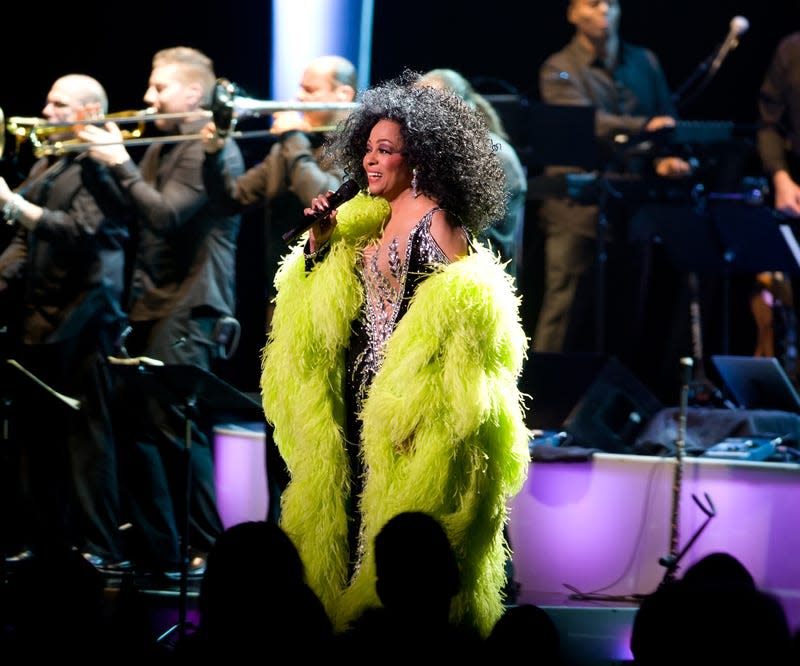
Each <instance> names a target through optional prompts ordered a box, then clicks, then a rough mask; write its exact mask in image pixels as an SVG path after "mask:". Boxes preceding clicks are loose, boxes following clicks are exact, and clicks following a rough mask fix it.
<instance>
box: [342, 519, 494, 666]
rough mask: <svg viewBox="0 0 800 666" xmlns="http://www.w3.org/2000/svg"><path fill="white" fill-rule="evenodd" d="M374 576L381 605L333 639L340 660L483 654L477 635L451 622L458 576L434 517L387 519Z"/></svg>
mask: <svg viewBox="0 0 800 666" xmlns="http://www.w3.org/2000/svg"><path fill="white" fill-rule="evenodd" d="M375 572H376V580H375V589H376V593H377V595H378V599H379V600H380V602H381V606H380V607H375V608H370V609H368V610H366V611H365V612H364V613H362V614H361V616H360V617H359V618H358V619H357V620H356V621H355V622H353V623H352V624H351V626H350V627H349V628H348V629H347V630H345V631H344V632H342V633H340V634H338V635H337V637H336V641H337V646H338V650H339V652H340V655H341V656H342V657H347V656H348V655H353V654H371V655H377V654H381V655H383V657H385V658H386V660H388V661H389V662H390V663H400V662H404V663H407V662H409V661H411V660H413V661H414V662H418V663H419V662H420V661H421V662H425V663H428V662H430V663H434V662H435V663H441V661H442V660H445V659H447V660H450V659H458V658H459V657H463V658H465V659H466V658H470V659H475V658H476V657H478V656H479V655H480V654H482V651H483V648H484V641H483V640H482V638H481V637H480V635H479V634H478V633H477V632H476V631H475V630H474V629H472V628H469V627H466V626H462V625H457V624H454V623H452V622H451V620H450V606H451V601H452V599H453V597H455V595H456V594H457V593H458V592H459V589H460V586H461V581H460V574H459V570H458V564H457V561H456V557H455V554H454V552H453V549H452V546H451V543H450V541H449V539H448V537H447V533H446V532H445V530H444V528H443V527H442V525H441V524H440V523H439V522H438V521H437V520H436V519H435V518H433V517H432V516H431V515H429V514H427V513H424V512H419V511H405V512H402V513H399V514H397V515H396V516H394V517H393V518H392V519H390V520H389V521H388V522H387V523H386V524H385V525H384V527H383V528H382V529H381V531H380V532H379V533H378V535H377V536H376V538H375ZM382 660H383V658H382Z"/></svg>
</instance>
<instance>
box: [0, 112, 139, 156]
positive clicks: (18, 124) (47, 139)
mask: <svg viewBox="0 0 800 666" xmlns="http://www.w3.org/2000/svg"><path fill="white" fill-rule="evenodd" d="M0 113H1V112H0ZM152 115H154V114H152V113H150V116H152ZM147 117H148V110H147V109H145V110H144V111H120V112H118V113H108V114H106V115H105V116H103V117H102V118H97V119H93V120H80V121H77V122H63V123H48V121H47V120H46V119H45V118H35V117H28V116H11V117H9V119H8V122H4V125H5V129H6V132H8V133H10V134H12V135H13V136H14V138H15V140H16V145H15V147H14V149H15V151H16V152H17V153H18V152H19V150H20V147H21V145H22V144H23V143H24V142H25V141H30V142H31V145H32V146H33V154H34V155H35V156H36V157H37V158H38V157H43V156H45V155H62V154H63V153H66V152H71V151H73V150H75V148H74V146H77V145H79V140H78V139H66V138H65V139H54V137H56V136H58V135H60V134H63V135H66V134H68V133H69V132H70V128H72V127H74V126H75V125H88V124H100V123H106V122H108V121H109V120H112V121H114V122H117V123H126V124H127V123H135V124H136V125H137V127H136V128H135V129H123V130H122V136H123V137H124V138H125V139H126V140H128V139H138V138H139V137H141V136H142V134H143V133H144V130H145V127H146V118H147ZM0 120H2V118H1V117H0ZM80 145H81V146H82V148H81V150H82V149H84V148H86V144H80ZM3 148H5V133H3V145H2V146H1V147H0V157H2V155H3Z"/></svg>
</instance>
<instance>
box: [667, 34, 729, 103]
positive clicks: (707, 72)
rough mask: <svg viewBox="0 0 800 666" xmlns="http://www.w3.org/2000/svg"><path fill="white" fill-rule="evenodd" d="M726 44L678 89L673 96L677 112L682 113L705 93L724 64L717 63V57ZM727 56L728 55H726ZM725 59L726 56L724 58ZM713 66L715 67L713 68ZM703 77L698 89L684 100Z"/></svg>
mask: <svg viewBox="0 0 800 666" xmlns="http://www.w3.org/2000/svg"><path fill="white" fill-rule="evenodd" d="M724 45H725V43H724V42H723V43H722V44H720V45H719V46H717V48H715V49H714V50H713V51H712V53H711V55H709V56H708V57H707V58H706V59H705V60H703V62H701V63H700V64H699V65H698V66H697V67H695V69H694V71H693V72H692V73H691V74H690V75H689V77H688V78H687V79H686V80H685V81H684V82H683V83H682V84H681V85H680V86H679V87H678V89H677V90H676V91H675V93H674V94H673V95H672V102H673V104H675V110H676V111H679V112H680V111H681V110H682V109H683V108H684V107H685V106H686V105H687V104H689V102H692V101H694V99H695V98H696V97H697V96H698V95H699V94H700V93H701V92H703V91H704V90H705V89H706V87H707V86H708V84H709V83H711V80H712V79H713V78H714V76H715V75H716V73H717V72H718V71H719V67H720V65H721V64H722V61H720V62H719V63H715V61H716V59H717V56H718V55H719V53H720V50H721V49H722V48H723V46H724ZM726 55H727V54H726ZM723 57H724V56H723ZM712 65H715V66H713V67H712ZM701 76H702V77H703V78H702V80H701V81H700V83H699V84H698V85H697V87H696V88H695V89H694V90H693V91H692V93H691V94H690V95H687V96H686V97H685V98H684V95H686V93H687V92H688V91H689V90H690V89H691V88H692V86H694V85H695V84H696V83H697V81H698V79H700V77H701Z"/></svg>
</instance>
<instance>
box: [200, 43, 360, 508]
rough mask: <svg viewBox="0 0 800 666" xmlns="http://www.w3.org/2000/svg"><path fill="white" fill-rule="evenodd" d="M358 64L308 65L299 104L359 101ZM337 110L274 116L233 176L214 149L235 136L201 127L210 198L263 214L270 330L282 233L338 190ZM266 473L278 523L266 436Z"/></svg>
mask: <svg viewBox="0 0 800 666" xmlns="http://www.w3.org/2000/svg"><path fill="white" fill-rule="evenodd" d="M356 86H357V74H356V68H355V65H353V63H352V62H350V61H349V60H348V59H347V58H344V57H342V56H338V55H323V56H319V57H317V58H314V59H313V60H311V61H310V62H309V63H308V64H307V65H306V67H305V69H304V70H303V74H302V77H301V79H300V85H299V88H298V91H297V101H298V102H301V103H323V104H324V103H330V102H334V103H348V102H353V101H354V99H355V97H356ZM347 113H348V112H347V111H342V110H336V109H333V110H317V111H305V112H303V113H299V112H296V111H291V110H287V111H281V112H278V113H275V114H273V120H272V125H271V128H270V129H271V131H272V133H273V134H275V135H276V136H277V137H278V138H277V140H276V141H275V143H274V144H273V145H272V146H271V147H270V149H269V152H268V153H267V155H266V156H265V157H264V159H263V160H262V161H261V162H260V163H258V164H256V165H255V166H253V167H251V168H250V169H248V170H247V171H246V172H245V173H244V174H243V175H240V176H238V177H236V176H235V175H234V174H232V173H231V172H230V171H228V170H226V169H225V165H224V160H223V159H222V154H221V153H220V152H219V151H220V148H221V147H222V146H224V145H227V144H230V143H232V142H233V140H232V139H230V138H228V139H227V140H222V139H221V138H220V137H219V136H217V128H216V126H215V124H214V123H213V122H211V123H208V124H207V125H206V127H204V128H203V130H202V134H203V135H204V141H203V143H204V146H205V150H206V153H207V156H206V161H205V165H204V169H203V177H204V182H205V185H206V188H207V189H208V192H209V196H211V197H212V199H214V200H218V201H221V202H224V205H225V206H228V207H231V208H232V209H233V210H238V211H243V212H244V211H248V210H253V209H255V208H257V207H260V208H261V209H262V210H263V212H264V224H263V234H264V251H265V261H264V289H265V293H264V300H265V303H264V304H265V312H266V322H265V323H266V325H267V327H269V326H270V322H271V321H272V311H273V307H274V299H275V287H274V284H273V282H274V280H275V272H276V271H277V268H278V264H279V262H280V259H281V257H282V256H283V255H284V254H285V253H286V252H287V250H288V245H287V243H286V241H284V240H283V238H282V236H283V234H285V233H287V232H288V231H289V230H291V229H292V228H294V227H296V226H297V224H298V222H300V221H302V219H303V209H304V208H305V207H306V206H307V205H308V202H309V201H311V199H313V198H314V197H315V196H317V195H318V194H324V193H325V192H327V191H329V190H330V191H335V190H337V189H338V188H339V185H341V183H342V179H343V174H342V172H341V170H340V169H339V168H338V167H335V166H332V165H327V166H323V165H321V164H320V163H319V158H320V155H321V150H322V143H323V140H324V138H325V136H326V134H327V133H328V131H329V130H331V129H333V128H334V127H335V126H336V124H337V123H338V122H339V121H340V120H341V119H342V118H343V117H344V116H345V115H346V114H347ZM267 456H268V459H267V473H268V476H269V479H270V498H271V501H270V513H271V514H272V517H273V518H277V511H278V508H279V502H278V498H279V497H280V493H281V491H282V489H283V488H284V487H285V485H286V482H287V475H286V472H285V469H284V463H283V461H282V460H281V458H280V456H278V455H277V451H276V450H275V447H274V445H273V443H272V442H271V438H268V448H267Z"/></svg>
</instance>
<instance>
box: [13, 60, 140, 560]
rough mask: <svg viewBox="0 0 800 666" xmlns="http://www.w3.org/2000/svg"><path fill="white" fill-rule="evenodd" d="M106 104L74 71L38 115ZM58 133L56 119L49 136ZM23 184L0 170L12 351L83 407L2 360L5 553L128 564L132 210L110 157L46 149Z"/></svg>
mask: <svg viewBox="0 0 800 666" xmlns="http://www.w3.org/2000/svg"><path fill="white" fill-rule="evenodd" d="M107 107H108V100H107V97H106V92H105V90H104V89H103V86H102V85H101V84H100V83H99V82H98V81H97V80H95V79H93V78H91V77H89V76H86V75H83V74H68V75H66V76H62V77H61V78H59V79H57V80H56V81H55V82H54V83H53V85H52V87H51V88H50V91H49V92H48V94H47V102H46V105H45V107H44V109H43V111H42V113H43V115H44V118H45V120H46V121H47V122H49V123H53V124H56V123H72V122H79V121H80V120H86V119H87V118H91V117H94V116H96V115H97V114H104V113H105V112H106V111H107ZM64 131H65V133H67V134H69V133H70V130H69V128H68V127H67V128H66V129H65V130H64ZM61 135H62V132H61V130H60V129H59V130H58V131H57V132H54V133H53V134H52V135H51V138H52V139H53V140H58V139H60V138H62V136H61ZM18 189H19V191H17V192H12V191H11V190H10V188H9V187H8V184H7V183H6V181H5V180H4V179H3V178H0V209H2V212H3V217H4V218H5V221H6V223H8V224H12V225H14V226H15V235H14V237H13V238H12V239H11V241H10V243H9V245H8V247H6V248H5V250H4V251H3V253H2V255H0V312H2V313H3V317H2V319H3V321H0V325H2V326H4V327H7V330H8V332H9V333H8V337H9V341H8V348H9V350H8V357H9V358H12V359H14V360H16V361H18V362H19V363H20V364H21V366H22V367H23V368H25V369H26V370H27V371H29V372H31V373H33V375H34V376H36V377H37V378H39V379H40V380H41V381H43V382H44V383H45V384H47V385H48V386H49V387H50V388H52V389H55V390H56V391H58V392H59V393H61V394H64V395H67V396H70V397H72V398H74V399H76V400H78V401H79V406H78V407H77V408H76V409H72V410H71V409H66V408H64V407H63V405H62V404H61V402H60V401H59V400H57V399H55V398H54V397H52V394H51V395H48V394H47V393H46V392H44V391H38V392H36V391H34V390H33V389H35V384H33V383H32V382H29V381H28V380H27V379H25V377H24V376H23V375H22V374H15V376H13V377H9V376H8V374H9V373H10V372H11V370H9V369H8V368H9V367H10V366H6V364H5V362H4V363H3V365H4V368H6V370H5V374H4V377H3V378H2V381H1V382H0V383H1V384H3V387H4V393H3V398H9V397H10V398H11V400H12V405H13V412H12V423H11V432H12V441H11V446H10V447H9V450H8V453H9V455H10V456H11V460H12V461H13V464H12V465H5V464H4V465H3V470H2V471H3V473H4V474H8V477H6V478H4V479H2V481H0V487H2V488H3V489H4V491H5V493H8V494H9V495H13V497H8V495H7V496H6V497H5V498H4V500H5V501H3V502H2V506H3V512H4V518H5V519H6V520H5V521H4V524H3V525H2V526H0V534H2V535H3V541H4V542H3V543H2V546H3V550H4V557H5V563H6V565H15V564H20V563H22V562H23V561H25V560H28V559H30V558H32V557H38V556H43V555H46V554H47V551H51V552H52V550H53V549H56V552H58V551H63V552H65V553H66V552H68V550H67V549H68V548H72V547H74V548H76V549H78V550H79V551H80V552H82V553H83V554H84V557H86V558H87V559H88V560H89V561H90V562H91V563H92V564H94V565H95V566H97V567H99V568H103V569H107V570H110V571H112V572H116V573H121V572H124V571H127V570H128V569H130V566H131V565H130V562H129V561H127V559H126V558H125V555H124V553H123V548H122V543H121V532H120V531H119V527H120V525H121V524H122V522H123V521H122V520H121V516H120V497H119V488H118V485H117V458H116V456H117V451H116V449H115V440H114V437H113V434H112V423H111V420H110V417H109V411H108V410H109V399H110V393H111V386H110V382H109V378H108V375H107V371H106V368H105V362H106V361H105V359H106V357H107V356H108V355H109V354H112V353H113V352H114V346H115V343H116V341H117V340H118V338H119V335H120V331H121V330H122V328H123V326H124V323H125V316H124V313H123V311H122V309H121V302H120V299H121V297H122V292H123V286H124V255H125V245H126V243H127V240H128V223H129V210H130V209H129V207H128V205H127V202H126V200H125V197H124V195H123V194H122V192H121V191H120V190H119V188H117V187H115V186H113V179H112V178H111V176H110V174H109V172H108V169H107V167H105V166H103V165H100V164H97V163H95V162H93V161H92V160H87V159H81V158H79V157H76V156H74V155H71V156H66V157H61V158H55V157H42V158H41V159H39V160H38V161H37V162H36V163H35V164H34V165H33V167H32V168H31V171H30V175H29V177H28V179H27V180H26V181H25V182H24V183H23V185H22V186H21V188H18ZM4 361H5V359H4ZM15 372H16V371H15ZM12 389H13V390H12ZM6 391H8V392H10V395H9V393H6ZM6 453H7V452H4V455H5V454H6ZM6 512H7V513H6Z"/></svg>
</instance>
